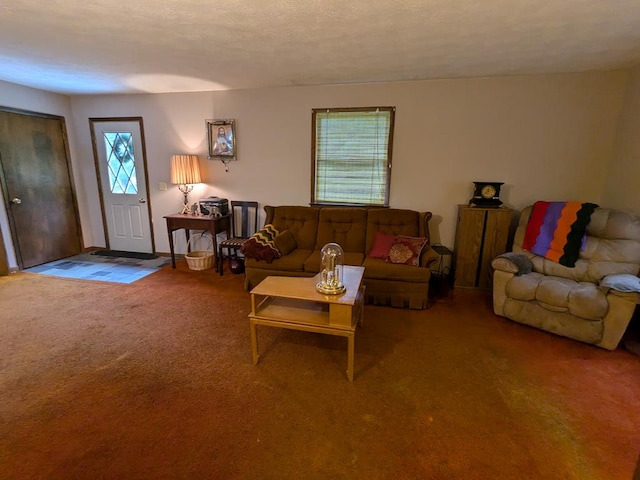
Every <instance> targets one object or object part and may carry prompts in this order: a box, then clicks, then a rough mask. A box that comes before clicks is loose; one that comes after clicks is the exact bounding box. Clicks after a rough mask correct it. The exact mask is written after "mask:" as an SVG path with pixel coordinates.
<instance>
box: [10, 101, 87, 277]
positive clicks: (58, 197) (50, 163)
mask: <svg viewBox="0 0 640 480" xmlns="http://www.w3.org/2000/svg"><path fill="white" fill-rule="evenodd" d="M0 182H1V183H2V191H3V193H4V203H5V208H6V211H7V219H8V224H9V230H10V232H11V241H12V244H13V247H14V250H15V255H16V261H17V264H18V268H19V269H21V270H22V269H25V268H29V267H33V266H36V265H41V264H43V263H48V262H52V261H55V260H59V259H61V258H66V257H70V256H73V255H77V254H79V253H80V252H81V250H82V245H83V242H82V233H81V229H80V217H79V215H78V205H77V199H76V194H75V189H74V184H73V176H72V171H71V163H70V161H69V149H68V144H67V133H66V127H65V122H64V117H59V116H55V115H47V114H42V113H36V112H28V111H23V110H16V109H0Z"/></svg>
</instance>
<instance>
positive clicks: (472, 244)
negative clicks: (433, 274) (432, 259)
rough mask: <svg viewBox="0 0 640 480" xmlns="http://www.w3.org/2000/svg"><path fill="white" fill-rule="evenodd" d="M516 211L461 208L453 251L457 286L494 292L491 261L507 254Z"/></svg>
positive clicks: (459, 209) (465, 206)
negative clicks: (502, 254) (512, 218)
mask: <svg viewBox="0 0 640 480" xmlns="http://www.w3.org/2000/svg"><path fill="white" fill-rule="evenodd" d="M512 214H513V210H511V209H510V208H506V207H499V208H485V207H470V206H468V205H459V206H458V224H457V228H456V240H455V246H454V248H453V251H454V254H453V263H454V265H453V269H454V272H455V286H456V287H460V288H481V289H484V290H491V286H492V284H493V280H492V271H491V260H493V259H494V258H495V257H496V256H498V255H500V254H501V253H504V252H506V251H507V243H508V240H509V230H510V227H511V217H512Z"/></svg>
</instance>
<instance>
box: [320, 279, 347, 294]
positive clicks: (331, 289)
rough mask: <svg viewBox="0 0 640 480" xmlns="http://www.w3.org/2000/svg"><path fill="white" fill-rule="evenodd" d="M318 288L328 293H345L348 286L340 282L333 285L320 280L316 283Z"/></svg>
mask: <svg viewBox="0 0 640 480" xmlns="http://www.w3.org/2000/svg"><path fill="white" fill-rule="evenodd" d="M316 290H317V291H318V292H320V293H325V294H327V295H338V294H339V293H344V292H345V291H346V290H347V287H346V285H345V284H344V283H340V284H339V285H337V286H335V287H332V286H329V285H325V284H324V282H318V283H317V284H316Z"/></svg>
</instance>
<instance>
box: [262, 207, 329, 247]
mask: <svg viewBox="0 0 640 480" xmlns="http://www.w3.org/2000/svg"><path fill="white" fill-rule="evenodd" d="M264 210H265V212H266V214H267V216H266V219H265V224H268V223H271V224H273V225H274V226H275V227H276V228H277V229H278V231H280V232H284V231H285V230H289V231H290V232H291V233H292V234H293V237H294V239H295V243H296V245H297V246H298V248H301V249H304V250H313V247H314V246H315V245H316V237H317V234H318V215H319V212H320V209H319V208H317V207H304V206H278V207H272V206H269V205H267V206H265V207H264Z"/></svg>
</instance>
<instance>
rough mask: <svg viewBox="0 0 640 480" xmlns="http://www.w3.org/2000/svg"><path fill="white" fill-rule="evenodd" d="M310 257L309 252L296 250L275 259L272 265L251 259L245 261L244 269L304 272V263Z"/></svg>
mask: <svg viewBox="0 0 640 480" xmlns="http://www.w3.org/2000/svg"><path fill="white" fill-rule="evenodd" d="M309 255H311V250H304V249H301V248H296V249H295V250H294V251H293V252H291V253H290V254H289V255H284V256H282V257H280V258H276V259H275V260H274V261H273V262H272V263H266V262H261V261H258V260H255V259H253V258H247V259H246V260H245V267H246V268H266V269H269V270H286V271H289V272H296V271H300V272H302V271H304V262H305V261H306V260H307V258H309Z"/></svg>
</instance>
